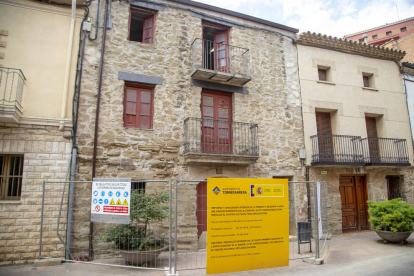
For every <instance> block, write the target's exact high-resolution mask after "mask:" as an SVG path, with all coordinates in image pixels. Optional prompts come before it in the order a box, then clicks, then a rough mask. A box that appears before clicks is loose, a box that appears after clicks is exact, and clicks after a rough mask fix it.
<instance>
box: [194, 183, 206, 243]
mask: <svg viewBox="0 0 414 276" xmlns="http://www.w3.org/2000/svg"><path fill="white" fill-rule="evenodd" d="M196 216H197V235H199V236H200V235H201V234H202V233H203V231H207V182H200V183H198V185H197V211H196Z"/></svg>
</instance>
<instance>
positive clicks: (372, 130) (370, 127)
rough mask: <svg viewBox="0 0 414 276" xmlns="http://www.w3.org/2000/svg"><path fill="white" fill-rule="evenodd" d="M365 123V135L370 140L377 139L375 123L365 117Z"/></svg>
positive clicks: (372, 119) (373, 119)
mask: <svg viewBox="0 0 414 276" xmlns="http://www.w3.org/2000/svg"><path fill="white" fill-rule="evenodd" d="M365 122H366V125H367V135H368V137H370V138H376V137H378V134H377V121H376V119H375V118H373V117H365Z"/></svg>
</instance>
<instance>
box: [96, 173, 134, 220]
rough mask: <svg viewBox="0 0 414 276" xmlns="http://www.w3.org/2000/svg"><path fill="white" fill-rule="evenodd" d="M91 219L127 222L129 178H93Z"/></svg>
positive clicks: (129, 204)
mask: <svg viewBox="0 0 414 276" xmlns="http://www.w3.org/2000/svg"><path fill="white" fill-rule="evenodd" d="M91 197H92V198H91V221H95V222H103V223H118V224H129V213H130V206H131V179H112V178H109V179H100V178H94V179H93V182H92V195H91Z"/></svg>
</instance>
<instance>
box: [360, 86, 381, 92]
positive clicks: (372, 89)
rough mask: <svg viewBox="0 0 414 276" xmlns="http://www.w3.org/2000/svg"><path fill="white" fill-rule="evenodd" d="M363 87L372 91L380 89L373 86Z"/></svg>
mask: <svg viewBox="0 0 414 276" xmlns="http://www.w3.org/2000/svg"><path fill="white" fill-rule="evenodd" d="M362 89H366V90H371V91H378V89H376V88H372V87H362Z"/></svg>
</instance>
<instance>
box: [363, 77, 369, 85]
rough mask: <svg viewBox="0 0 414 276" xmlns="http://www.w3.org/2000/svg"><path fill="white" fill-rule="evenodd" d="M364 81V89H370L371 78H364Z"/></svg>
mask: <svg viewBox="0 0 414 276" xmlns="http://www.w3.org/2000/svg"><path fill="white" fill-rule="evenodd" d="M362 78H363V80H364V87H369V78H368V77H367V76H362Z"/></svg>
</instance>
